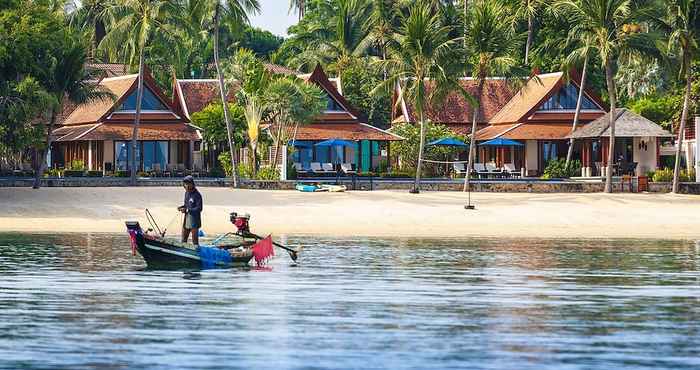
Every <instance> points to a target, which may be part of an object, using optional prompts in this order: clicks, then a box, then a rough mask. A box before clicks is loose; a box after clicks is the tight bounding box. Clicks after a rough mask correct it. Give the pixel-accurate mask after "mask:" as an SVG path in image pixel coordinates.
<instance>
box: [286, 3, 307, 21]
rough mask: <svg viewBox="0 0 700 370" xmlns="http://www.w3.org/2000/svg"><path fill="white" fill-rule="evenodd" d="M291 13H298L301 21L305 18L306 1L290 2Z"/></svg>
mask: <svg viewBox="0 0 700 370" xmlns="http://www.w3.org/2000/svg"><path fill="white" fill-rule="evenodd" d="M289 11H290V12H291V11H296V12H297V13H298V14H299V20H300V21H301V19H302V18H304V13H305V12H306V0H290V1H289Z"/></svg>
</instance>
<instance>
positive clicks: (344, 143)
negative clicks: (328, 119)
mask: <svg viewBox="0 0 700 370" xmlns="http://www.w3.org/2000/svg"><path fill="white" fill-rule="evenodd" d="M314 145H315V146H340V147H346V146H347V147H352V148H354V147H355V146H357V144H355V143H353V142H351V141H347V140H342V139H328V140H326V141H322V142H320V143H316V144H314Z"/></svg>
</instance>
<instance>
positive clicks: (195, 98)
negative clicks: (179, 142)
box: [175, 80, 238, 118]
mask: <svg viewBox="0 0 700 370" xmlns="http://www.w3.org/2000/svg"><path fill="white" fill-rule="evenodd" d="M176 88H177V89H179V91H178V92H176V94H175V98H176V99H181V100H180V101H178V102H176V103H179V105H181V106H183V109H184V110H185V115H186V116H187V118H192V114H194V113H197V112H199V111H201V110H202V109H204V108H205V107H206V106H207V105H209V104H211V103H213V102H215V101H220V100H221V99H220V96H221V92H220V91H219V82H218V81H217V80H177V86H176ZM237 92H238V86H229V87H228V91H227V96H228V101H229V102H232V101H235V97H236V93H237Z"/></svg>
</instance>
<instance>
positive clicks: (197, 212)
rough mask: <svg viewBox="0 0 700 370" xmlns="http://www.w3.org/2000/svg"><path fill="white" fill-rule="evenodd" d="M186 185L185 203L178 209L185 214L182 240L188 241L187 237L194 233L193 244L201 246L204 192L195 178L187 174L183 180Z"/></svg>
mask: <svg viewBox="0 0 700 370" xmlns="http://www.w3.org/2000/svg"><path fill="white" fill-rule="evenodd" d="M182 185H183V186H184V187H185V203H184V204H183V205H181V206H180V207H178V208H177V209H178V210H179V211H180V212H182V213H184V214H185V220H184V222H183V223H182V242H183V243H187V239H188V238H189V236H190V234H192V244H194V246H195V247H199V228H200V227H202V208H203V207H204V203H203V202H202V194H200V193H199V190H197V188H196V187H195V186H194V178H192V176H185V178H184V179H183V180H182Z"/></svg>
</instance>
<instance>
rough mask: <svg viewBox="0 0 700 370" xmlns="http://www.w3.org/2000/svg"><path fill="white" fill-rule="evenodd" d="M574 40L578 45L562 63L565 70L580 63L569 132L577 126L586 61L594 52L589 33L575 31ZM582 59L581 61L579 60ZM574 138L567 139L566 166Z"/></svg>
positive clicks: (584, 86) (569, 161)
mask: <svg viewBox="0 0 700 370" xmlns="http://www.w3.org/2000/svg"><path fill="white" fill-rule="evenodd" d="M571 39H572V40H575V41H574V43H579V45H580V46H579V47H578V48H576V49H574V51H572V52H571V54H569V55H568V57H567V58H566V61H565V63H564V65H563V69H564V70H565V71H569V70H570V69H571V67H574V66H577V65H578V64H579V63H581V64H582V65H583V66H582V67H581V80H580V83H579V92H578V99H577V100H576V112H575V113H574V122H573V123H572V125H571V132H572V133H573V132H574V131H576V128H577V127H578V122H579V119H580V117H581V105H582V103H583V98H584V91H585V90H586V78H587V77H588V63H589V61H590V59H591V56H592V55H591V54H592V53H593V52H594V48H593V42H594V40H593V38H592V37H590V35H582V36H578V35H576V34H575V33H574V34H573V35H572V37H571ZM582 60H583V62H581V61H582ZM574 140H575V139H574V138H573V137H572V138H571V139H569V149H568V150H567V152H566V167H567V168H568V167H569V164H570V163H571V157H572V156H573V153H574Z"/></svg>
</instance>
